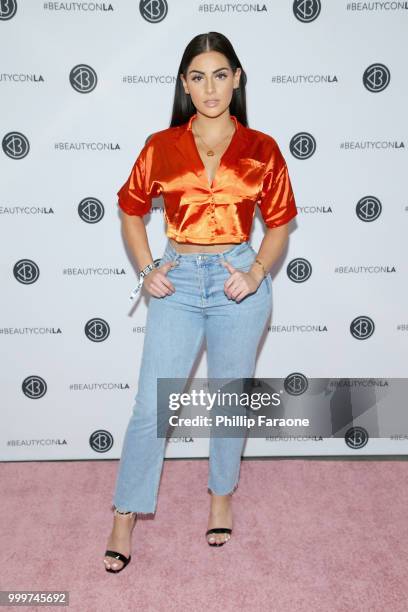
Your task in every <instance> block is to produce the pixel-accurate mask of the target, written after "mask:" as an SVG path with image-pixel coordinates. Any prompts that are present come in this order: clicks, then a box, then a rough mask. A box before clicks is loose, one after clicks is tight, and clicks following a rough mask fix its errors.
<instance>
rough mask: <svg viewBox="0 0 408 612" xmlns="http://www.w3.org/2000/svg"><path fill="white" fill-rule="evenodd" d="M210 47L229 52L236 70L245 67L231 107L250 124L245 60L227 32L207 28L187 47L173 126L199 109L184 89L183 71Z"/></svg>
mask: <svg viewBox="0 0 408 612" xmlns="http://www.w3.org/2000/svg"><path fill="white" fill-rule="evenodd" d="M206 51H218V52H219V53H222V54H223V55H225V57H226V58H227V60H228V63H229V65H230V67H231V70H232V71H233V72H234V73H235V71H236V69H237V68H241V76H240V79H239V87H238V88H237V89H234V91H233V94H232V98H231V103H230V106H229V110H230V114H231V115H235V116H236V118H237V119H238V121H240V122H241V123H242V124H243V125H245V126H246V127H248V120H247V113H246V97H245V85H246V81H247V77H246V73H245V72H244V69H243V68H242V66H241V62H240V61H239V59H238V57H237V54H236V53H235V51H234V48H233V46H232V44H231V43H230V41H229V40H228V38H227V37H226V36H224V35H223V34H220V33H219V32H206V33H205V34H198V35H197V36H195V37H194V38H193V39H192V40H191V41H190V42H189V43H188V45H187V47H186V48H185V50H184V53H183V57H182V58H181V62H180V66H179V69H178V72H177V82H176V90H175V92H174V102H173V111H172V116H171V122H170V127H176V126H178V125H182V124H183V123H185V122H186V121H188V120H189V119H190V117H191V116H192V115H194V114H195V112H196V109H195V106H194V105H193V103H192V101H191V96H190V95H188V94H186V92H185V91H184V87H183V83H182V82H181V78H180V74H183V75H184V76H185V75H186V74H187V70H188V67H189V65H190V64H191V62H192V60H193V59H194V58H195V56H196V55H199V54H200V53H205V52H206Z"/></svg>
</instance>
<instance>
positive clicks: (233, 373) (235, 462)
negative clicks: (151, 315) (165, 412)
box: [206, 261, 272, 542]
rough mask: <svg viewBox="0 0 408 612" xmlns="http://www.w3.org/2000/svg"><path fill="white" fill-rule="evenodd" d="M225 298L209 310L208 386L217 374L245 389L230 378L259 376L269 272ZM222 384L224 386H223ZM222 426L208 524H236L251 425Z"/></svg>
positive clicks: (215, 446)
mask: <svg viewBox="0 0 408 612" xmlns="http://www.w3.org/2000/svg"><path fill="white" fill-rule="evenodd" d="M232 265H234V262H233V261H232ZM224 280H225V278H224ZM226 302H227V303H225V305H217V306H216V307H214V308H209V309H208V311H207V315H208V318H207V320H206V340H207V359H208V368H207V370H208V379H209V387H210V389H211V390H212V391H213V392H214V391H215V390H216V387H217V386H218V385H217V379H220V380H219V381H218V382H219V383H220V385H225V391H226V392H229V391H230V392H232V391H237V392H239V389H240V388H241V390H242V391H243V390H244V388H243V386H242V385H240V384H231V385H228V380H227V379H229V380H231V381H234V380H236V379H238V380H240V379H243V378H252V377H253V376H254V372H255V363H256V354H257V349H258V346H259V342H260V339H261V336H262V333H263V331H264V329H265V327H266V323H267V321H268V320H269V318H270V314H271V307H272V284H271V279H270V277H268V278H266V279H264V280H263V281H262V283H261V285H260V286H259V287H258V289H257V291H256V292H255V293H254V294H250V295H248V296H246V297H245V298H244V299H243V300H241V302H235V301H234V300H228V299H226ZM212 379H213V380H212ZM221 379H225V380H221ZM220 390H221V392H222V387H221V389H220ZM213 412H214V413H215V414H217V413H218V414H223V415H224V414H225V415H227V414H228V409H226V408H225V407H223V408H222V409H221V407H217V406H215V408H214V409H213ZM231 413H232V414H231V416H232V415H233V414H235V415H236V414H246V410H243V411H242V412H240V411H239V410H238V409H236V408H235V409H234V407H233V408H232V410H231ZM223 432H226V435H227V436H228V435H229V437H220V436H219V434H220V432H218V436H217V435H211V437H210V449H209V478H208V488H209V490H210V492H211V493H212V510H211V513H210V521H209V527H208V528H212V527H231V525H230V524H229V523H230V522H231V520H232V517H231V512H230V507H229V502H230V496H231V495H232V493H233V492H234V491H235V489H236V488H237V486H238V479H239V472H240V464H241V454H242V450H243V446H244V443H245V439H246V433H247V430H246V429H245V428H243V429H241V432H242V435H240V431H239V430H237V428H235V427H229V428H228V427H225V429H222V430H221V433H222V435H223ZM234 432H235V435H234ZM212 433H213V432H212ZM215 433H216V430H215V431H214V434H215ZM237 434H238V435H237ZM211 537H213V540H211V539H209V541H215V542H223V541H225V540H226V539H227V538H228V536H227V537H226V536H225V535H224V534H218V535H215V536H209V538H211Z"/></svg>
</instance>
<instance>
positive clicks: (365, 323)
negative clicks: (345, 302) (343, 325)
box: [350, 316, 375, 340]
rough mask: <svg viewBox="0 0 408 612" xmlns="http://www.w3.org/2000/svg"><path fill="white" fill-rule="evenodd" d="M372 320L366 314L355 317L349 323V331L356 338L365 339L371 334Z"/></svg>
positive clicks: (372, 328)
mask: <svg viewBox="0 0 408 612" xmlns="http://www.w3.org/2000/svg"><path fill="white" fill-rule="evenodd" d="M374 329H375V325H374V321H373V320H372V319H370V317H367V316H360V317H356V318H355V319H353V320H352V322H351V323H350V333H351V335H352V336H353V338H356V340H367V338H370V336H372V335H373V333H374Z"/></svg>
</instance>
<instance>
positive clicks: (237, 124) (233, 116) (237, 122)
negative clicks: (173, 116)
mask: <svg viewBox="0 0 408 612" xmlns="http://www.w3.org/2000/svg"><path fill="white" fill-rule="evenodd" d="M196 117H197V113H194V115H191V117H190V119H189V120H188V122H187V129H188V130H191V126H192V124H193V121H194V119H195V118H196ZM230 118H231V120H232V121H233V122H234V123H235V129H236V130H237V131H238V130H239V128H240V125H241V124H240V122H239V121H238V119H237V118H236V116H235V115H231V114H230Z"/></svg>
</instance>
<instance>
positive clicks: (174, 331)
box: [113, 240, 272, 514]
mask: <svg viewBox="0 0 408 612" xmlns="http://www.w3.org/2000/svg"><path fill="white" fill-rule="evenodd" d="M255 257H256V251H255V250H254V249H253V248H252V247H251V246H250V245H249V243H248V242H247V241H245V242H242V243H240V244H237V245H235V246H233V247H230V248H228V249H227V250H225V251H224V252H222V253H199V252H196V253H189V254H182V253H178V252H177V251H176V250H175V249H174V248H173V247H172V245H171V243H170V241H169V240H168V241H167V244H166V247H165V250H164V253H163V257H162V258H161V261H160V265H161V264H163V263H165V262H167V261H170V260H175V261H176V262H177V264H178V265H177V266H175V267H174V268H172V269H170V271H169V272H168V273H167V278H168V279H169V280H170V281H171V282H172V283H173V285H174V287H175V289H176V291H175V292H174V293H173V294H171V295H166V296H164V297H160V298H157V297H155V296H149V306H148V312H147V319H146V328H145V337H144V343H143V354H142V361H141V367H140V372H139V380H138V390H137V394H136V397H135V403H134V407H133V411H132V415H131V418H130V421H129V424H128V427H127V430H126V433H125V438H124V444H123V449H122V454H121V458H120V462H119V469H118V474H117V481H116V489H115V493H114V497H113V504H114V506H115V507H116V508H117V509H118V510H120V511H122V512H124V511H133V512H138V513H143V514H144V513H147V514H150V513H154V512H156V505H157V494H158V489H159V483H160V478H161V473H162V467H163V458H164V451H165V443H166V438H164V437H162V438H159V437H158V436H157V379H158V378H184V379H185V380H187V379H188V378H189V376H190V372H191V370H192V366H193V365H194V361H195V359H196V357H197V355H198V353H199V350H200V348H201V345H202V342H203V340H204V339H205V340H206V348H207V378H208V379H211V378H231V379H236V378H251V377H253V376H254V371H255V361H256V353H257V348H258V345H259V341H260V339H261V336H262V333H263V330H264V328H265V325H266V322H267V321H268V319H269V316H270V313H271V309H272V281H271V277H270V275H269V274H268V275H267V277H266V278H264V279H263V280H262V282H261V284H260V285H259V287H258V289H257V290H256V291H255V292H254V293H251V294H249V295H246V296H245V297H244V298H243V299H242V300H241V301H240V302H236V301H235V300H233V299H231V300H229V299H228V298H227V296H226V294H225V293H224V283H225V281H226V280H227V279H228V278H229V277H230V273H229V272H228V270H227V269H226V268H225V267H224V266H223V265H221V263H220V262H221V260H222V259H224V260H226V261H228V262H230V263H231V264H232V265H233V266H234V268H237V269H239V270H243V271H245V272H247V271H248V270H249V269H250V268H251V266H252V263H253V261H254V259H255ZM209 438H210V448H209V477H208V489H209V491H210V492H212V493H215V494H216V495H227V494H232V493H233V492H234V491H235V489H236V487H237V486H238V479H239V471H240V463H241V454H242V449H243V444H244V442H245V437H229V438H223V437H212V436H210V437H209Z"/></svg>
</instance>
